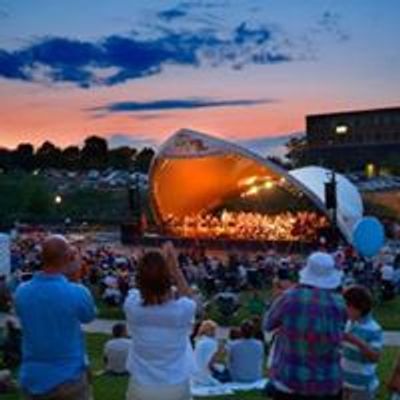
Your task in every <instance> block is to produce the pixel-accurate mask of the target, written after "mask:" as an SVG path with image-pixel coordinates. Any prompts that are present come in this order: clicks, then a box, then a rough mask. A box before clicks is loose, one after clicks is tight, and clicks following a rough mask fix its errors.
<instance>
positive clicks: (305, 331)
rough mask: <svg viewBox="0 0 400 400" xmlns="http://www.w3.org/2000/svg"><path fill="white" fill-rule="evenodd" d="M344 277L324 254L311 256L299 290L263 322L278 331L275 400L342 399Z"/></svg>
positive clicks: (287, 295) (280, 300) (290, 293)
mask: <svg viewBox="0 0 400 400" xmlns="http://www.w3.org/2000/svg"><path fill="white" fill-rule="evenodd" d="M341 278H342V273H341V271H339V270H337V269H336V268H335V262H334V260H333V258H332V257H331V256H330V255H328V254H326V253H321V252H319V253H314V254H312V255H311V256H310V257H309V259H308V261H307V265H306V267H305V268H304V269H303V270H302V271H301V272H300V284H299V285H298V286H296V287H294V288H292V289H289V290H287V291H285V292H284V293H283V294H282V295H281V296H279V297H278V298H277V299H276V300H275V301H274V303H273V304H272V306H271V309H270V310H269V312H268V313H267V314H266V316H265V320H264V329H265V330H266V331H276V342H275V345H274V352H273V356H272V367H271V370H270V374H269V376H270V378H271V379H272V382H273V384H274V386H275V388H276V393H275V394H274V399H276V400H292V399H293V400H301V399H308V400H314V399H315V400H316V399H320V400H322V399H324V400H330V399H332V400H333V399H340V397H341V388H342V371H341V367H340V345H341V341H342V337H343V332H344V327H345V323H346V318H347V315H346V308H345V304H344V301H343V298H342V297H341V295H339V294H338V293H336V292H335V289H337V288H338V287H339V286H340V284H341Z"/></svg>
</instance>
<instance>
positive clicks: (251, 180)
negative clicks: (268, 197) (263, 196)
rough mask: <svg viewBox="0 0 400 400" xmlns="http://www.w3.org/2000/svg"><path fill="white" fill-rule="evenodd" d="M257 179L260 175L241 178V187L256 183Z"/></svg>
mask: <svg viewBox="0 0 400 400" xmlns="http://www.w3.org/2000/svg"><path fill="white" fill-rule="evenodd" d="M257 179H258V176H250V177H249V178H245V179H241V180H240V181H239V187H243V186H251V185H254V183H255V182H256V181H257Z"/></svg>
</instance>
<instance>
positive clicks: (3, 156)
mask: <svg viewBox="0 0 400 400" xmlns="http://www.w3.org/2000/svg"><path fill="white" fill-rule="evenodd" d="M14 166H15V165H14V162H13V154H12V152H11V151H10V150H8V149H3V148H0V169H2V170H5V171H8V170H10V169H13V168H14Z"/></svg>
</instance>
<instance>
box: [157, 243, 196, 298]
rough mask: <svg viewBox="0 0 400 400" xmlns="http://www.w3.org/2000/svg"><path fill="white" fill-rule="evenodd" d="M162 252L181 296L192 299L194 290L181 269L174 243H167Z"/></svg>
mask: <svg viewBox="0 0 400 400" xmlns="http://www.w3.org/2000/svg"><path fill="white" fill-rule="evenodd" d="M162 250H163V254H164V257H165V259H166V261H167V265H168V269H169V273H170V274H171V277H172V279H173V281H174V283H175V285H176V287H177V289H178V294H179V296H186V297H192V294H193V293H192V289H191V288H190V287H189V285H188V283H187V281H186V278H185V277H184V275H183V273H182V271H181V269H180V268H179V264H178V259H177V256H176V251H175V247H174V245H173V244H172V242H166V243H165V244H164V245H163V247H162Z"/></svg>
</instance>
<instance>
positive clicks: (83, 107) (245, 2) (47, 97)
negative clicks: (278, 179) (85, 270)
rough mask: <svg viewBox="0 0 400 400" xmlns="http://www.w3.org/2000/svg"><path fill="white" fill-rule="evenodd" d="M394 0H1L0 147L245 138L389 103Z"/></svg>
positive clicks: (396, 27) (395, 62) (398, 5)
mask: <svg viewBox="0 0 400 400" xmlns="http://www.w3.org/2000/svg"><path fill="white" fill-rule="evenodd" d="M399 16H400V2H399V1H398V0H380V1H377V0H330V1H327V0H304V1H299V0H236V1H235V0H215V1H211V0H183V1H169V0H164V1H156V0H150V1H127V0H122V1H121V0H119V1H112V2H111V1H104V0H97V1H92V0H87V1H85V2H83V1H77V0H69V1H66V0H57V1H54V0H24V1H21V0H0V146H1V145H3V146H14V145H15V144H16V143H18V142H21V141H24V140H30V141H32V142H34V143H35V144H40V143H41V142H43V141H44V140H45V139H50V140H52V141H54V142H56V143H59V144H62V145H66V144H70V143H80V142H81V141H82V139H83V138H84V137H85V135H88V134H99V135H102V136H104V137H115V136H116V135H117V136H118V135H119V137H125V138H130V140H131V142H132V143H135V142H137V143H141V144H142V143H146V142H147V143H159V142H161V141H163V140H164V139H165V138H167V137H168V136H169V135H170V134H171V133H173V132H174V131H175V130H178V129H179V128H182V127H189V128H192V129H198V130H203V131H206V132H210V133H215V134H217V135H220V136H223V137H227V138H231V139H235V140H240V141H246V140H248V139H256V138H260V137H265V136H266V137H268V136H276V135H287V134H291V133H293V132H300V131H304V117H305V115H306V114H308V113H318V112H329V111H338V110H345V109H349V110H350V109H353V108H369V107H384V106H395V105H399V104H400V99H399V97H400V78H399V71H400V44H399V41H398V38H399V37H400V24H399V23H398V18H399Z"/></svg>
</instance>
